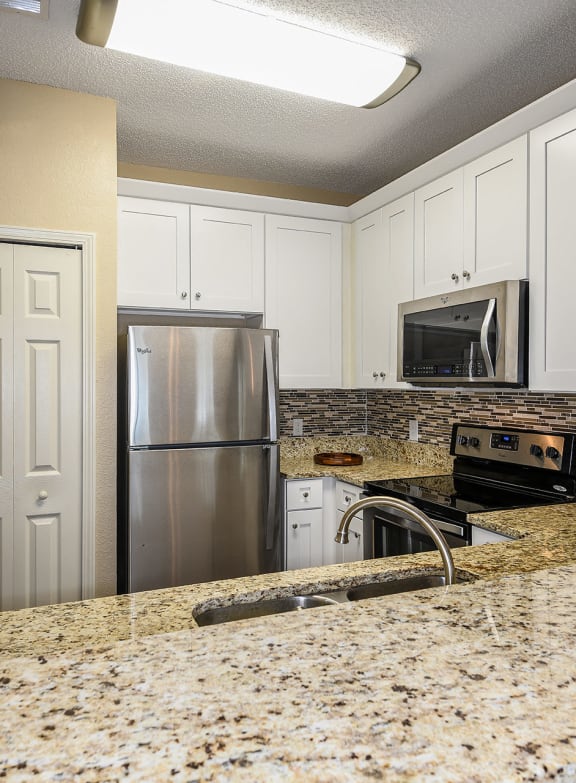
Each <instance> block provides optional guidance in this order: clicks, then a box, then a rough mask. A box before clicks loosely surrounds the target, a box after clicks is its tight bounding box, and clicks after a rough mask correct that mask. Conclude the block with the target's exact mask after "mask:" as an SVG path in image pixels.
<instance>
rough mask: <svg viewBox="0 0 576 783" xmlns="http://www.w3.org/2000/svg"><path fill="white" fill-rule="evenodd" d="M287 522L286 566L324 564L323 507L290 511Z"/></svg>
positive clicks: (307, 566) (306, 566) (300, 566)
mask: <svg viewBox="0 0 576 783" xmlns="http://www.w3.org/2000/svg"><path fill="white" fill-rule="evenodd" d="M286 522H287V530H286V568H288V569H289V570H292V569H293V568H312V567H314V566H320V565H324V558H323V549H322V534H323V524H322V509H321V508H314V509H310V510H306V511H288V512H287V514H286Z"/></svg>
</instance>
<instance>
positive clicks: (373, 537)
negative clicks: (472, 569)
mask: <svg viewBox="0 0 576 783" xmlns="http://www.w3.org/2000/svg"><path fill="white" fill-rule="evenodd" d="M430 519H432V521H433V522H435V523H436V525H437V526H438V527H439V528H440V530H441V531H442V535H443V536H444V538H445V539H446V543H447V544H448V546H449V547H450V549H454V547H461V546H468V545H469V544H470V535H471V534H470V526H469V525H468V524H466V523H462V524H459V523H455V522H446V521H444V520H441V519H437V518H436V519H435V518H434V517H430ZM364 527H365V541H366V549H367V551H365V556H366V557H394V556H395V555H413V554H416V553H417V552H432V551H434V550H435V549H436V545H435V544H434V541H432V539H431V538H430V536H429V535H428V534H427V533H426V531H425V530H423V529H422V527H421V526H420V525H419V524H418V523H417V522H414V521H412V520H411V519H408V517H406V516H404V515H403V514H402V513H401V512H399V511H396V510H394V509H389V508H387V509H373V508H372V509H367V510H366V511H365V512H364Z"/></svg>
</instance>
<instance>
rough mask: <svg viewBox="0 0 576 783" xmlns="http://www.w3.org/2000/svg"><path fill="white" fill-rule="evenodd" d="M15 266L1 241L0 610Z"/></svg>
mask: <svg viewBox="0 0 576 783" xmlns="http://www.w3.org/2000/svg"><path fill="white" fill-rule="evenodd" d="M13 267H14V245H9V244H4V243H1V242H0V373H1V376H2V378H1V389H2V394H1V397H0V421H1V422H2V426H1V428H0V611H1V610H6V609H12V608H13V604H12V594H13V586H12V579H13V572H14V569H13V549H14V529H13V520H14V508H13V506H14V490H13V485H14V471H13V467H14V466H13V451H14V428H13V426H12V424H13V421H14V369H13V358H12V357H13V345H14V325H13V324H14V321H13Z"/></svg>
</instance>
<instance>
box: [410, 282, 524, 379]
mask: <svg viewBox="0 0 576 783" xmlns="http://www.w3.org/2000/svg"><path fill="white" fill-rule="evenodd" d="M527 354H528V281H527V280H505V281H503V282H501V283H492V284H490V285H482V286H477V287H475V288H466V289H463V290H461V291H454V292H452V293H449V294H440V295H439V296H430V297H427V298H426V299H417V300H416V301H412V302H405V303H403V304H400V305H398V380H401V381H407V382H408V383H413V384H417V385H419V386H421V385H427V386H438V385H451V386H462V385H470V384H474V385H478V386H527V384H528V355H527Z"/></svg>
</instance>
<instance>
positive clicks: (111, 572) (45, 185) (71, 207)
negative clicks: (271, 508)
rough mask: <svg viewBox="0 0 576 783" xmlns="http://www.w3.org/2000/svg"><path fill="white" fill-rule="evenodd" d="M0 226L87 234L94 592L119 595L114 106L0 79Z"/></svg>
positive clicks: (99, 100) (106, 102) (37, 86)
mask: <svg viewBox="0 0 576 783" xmlns="http://www.w3.org/2000/svg"><path fill="white" fill-rule="evenodd" d="M0 224H2V225H7V226H17V227H25V228H42V229H52V230H62V231H79V232H88V233H94V234H95V235H96V243H95V253H96V257H95V270H96V273H95V278H96V594H97V595H107V594H112V593H114V592H116V381H115V378H116V105H115V102H114V101H112V100H110V99H109V98H101V97H96V96H93V95H84V94H80V93H74V92H70V91H68V90H60V89H55V88H53V87H46V86H43V85H36V84H28V83H25V82H17V81H8V80H5V79H0Z"/></svg>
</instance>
